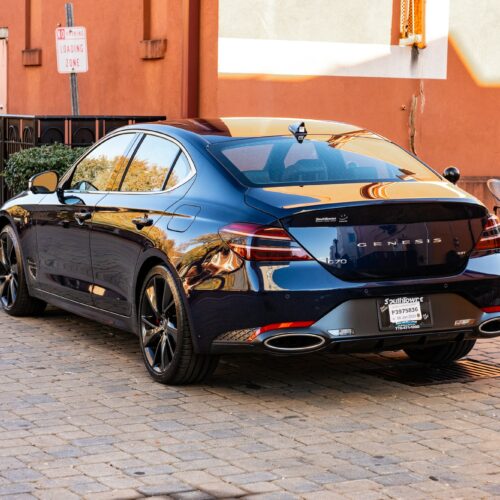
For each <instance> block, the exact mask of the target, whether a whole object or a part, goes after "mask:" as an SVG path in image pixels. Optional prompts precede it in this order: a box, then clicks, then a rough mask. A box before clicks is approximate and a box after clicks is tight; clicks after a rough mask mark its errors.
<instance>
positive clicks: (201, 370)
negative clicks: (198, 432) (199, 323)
mask: <svg viewBox="0 0 500 500" xmlns="http://www.w3.org/2000/svg"><path fill="white" fill-rule="evenodd" d="M138 311H139V318H138V319H139V328H140V331H139V337H140V342H141V349H142V354H143V358H144V363H145V365H146V368H147V370H148V372H149V374H150V375H151V377H153V379H154V380H156V381H157V382H161V383H163V384H179V385H180V384H192V383H197V382H201V381H203V380H204V379H206V378H207V377H208V376H209V375H210V374H211V373H212V372H213V371H214V370H215V368H216V367H217V363H218V358H217V357H215V356H210V355H207V354H198V353H196V352H195V350H194V346H193V341H192V338H191V331H190V328H189V322H188V318H187V314H186V309H185V306H184V303H183V300H182V296H181V292H180V289H179V285H178V284H177V281H176V279H175V278H174V277H173V275H172V274H171V273H170V271H169V270H168V269H167V268H166V267H165V266H155V267H154V268H153V269H151V271H150V272H149V273H148V275H147V276H146V278H145V280H144V285H143V287H142V290H141V295H140V300H139V308H138Z"/></svg>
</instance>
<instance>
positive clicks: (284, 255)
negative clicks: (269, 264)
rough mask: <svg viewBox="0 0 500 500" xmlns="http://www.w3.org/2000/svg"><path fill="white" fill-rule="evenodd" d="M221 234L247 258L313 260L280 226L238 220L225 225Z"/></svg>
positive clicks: (235, 250)
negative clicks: (260, 224)
mask: <svg viewBox="0 0 500 500" xmlns="http://www.w3.org/2000/svg"><path fill="white" fill-rule="evenodd" d="M220 235H221V237H222V239H223V240H224V241H225V242H226V243H227V245H228V246H229V247H230V248H231V250H233V252H235V253H237V254H238V255H239V256H240V257H242V258H244V259H245V260H260V261H290V260H312V257H311V256H310V255H309V254H308V253H307V252H306V251H305V250H304V249H303V248H302V247H301V246H300V245H299V244H298V243H297V242H296V241H295V240H294V239H293V238H292V237H291V236H290V235H289V234H288V233H287V232H286V231H285V230H284V229H282V228H280V227H271V226H259V225H258V224H250V223H245V222H238V223H235V224H229V225H228V226H224V227H223V228H222V229H221V230H220Z"/></svg>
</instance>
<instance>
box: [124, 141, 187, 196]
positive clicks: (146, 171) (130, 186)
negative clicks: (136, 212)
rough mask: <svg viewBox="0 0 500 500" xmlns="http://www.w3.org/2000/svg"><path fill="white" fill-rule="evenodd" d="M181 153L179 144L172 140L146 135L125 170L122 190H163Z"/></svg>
mask: <svg viewBox="0 0 500 500" xmlns="http://www.w3.org/2000/svg"><path fill="white" fill-rule="evenodd" d="M179 154H180V148H179V146H177V145H176V144H174V143H173V142H172V141H169V140H168V139H163V138H162V137H158V136H154V135H146V136H145V137H144V139H143V141H142V142H141V144H140V146H139V148H138V150H137V152H136V153H135V155H134V157H133V158H132V160H131V162H130V164H129V166H128V168H127V170H126V172H125V175H124V177H123V181H122V183H121V186H120V191H129V192H146V191H162V190H163V189H165V184H166V181H167V176H168V174H169V172H170V169H171V167H172V165H173V164H174V162H175V161H176V159H177V157H178V156H179Z"/></svg>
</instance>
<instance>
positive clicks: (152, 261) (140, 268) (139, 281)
mask: <svg viewBox="0 0 500 500" xmlns="http://www.w3.org/2000/svg"><path fill="white" fill-rule="evenodd" d="M157 265H164V266H165V267H166V268H167V269H168V270H169V271H170V272H171V273H172V275H173V277H174V278H175V279H176V280H177V283H178V284H179V290H180V294H181V298H182V301H183V303H184V308H185V310H186V314H187V316H188V319H189V323H190V330H191V338H192V341H193V345H194V348H195V350H196V352H199V346H198V337H197V335H196V333H195V332H194V329H193V321H192V320H191V311H190V308H189V304H188V300H187V297H186V294H185V291H184V287H183V286H182V280H181V279H180V278H179V275H178V274H177V271H176V269H175V267H174V266H173V265H172V263H171V262H170V260H169V259H168V257H167V256H166V255H165V254H164V253H162V252H160V251H158V250H154V251H152V252H151V253H148V254H147V255H143V257H142V259H140V261H139V263H138V265H137V272H136V275H135V283H134V303H133V317H134V322H135V324H136V329H135V331H136V333H137V319H138V318H137V315H138V310H137V308H138V304H139V295H140V293H141V288H142V285H143V283H144V279H145V278H146V276H147V274H148V273H149V271H151V269H153V267H155V266H157Z"/></svg>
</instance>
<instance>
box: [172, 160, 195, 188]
mask: <svg viewBox="0 0 500 500" xmlns="http://www.w3.org/2000/svg"><path fill="white" fill-rule="evenodd" d="M190 175H191V165H190V164H189V160H188V159H187V156H186V155H185V154H184V153H181V154H180V156H179V157H178V158H177V161H176V162H175V165H174V168H173V169H172V171H171V172H170V175H169V176H168V181H167V189H172V188H174V187H175V186H178V185H179V184H182V183H183V182H184V181H185V180H186V179H187V178H188V177H189V176H190Z"/></svg>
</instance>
